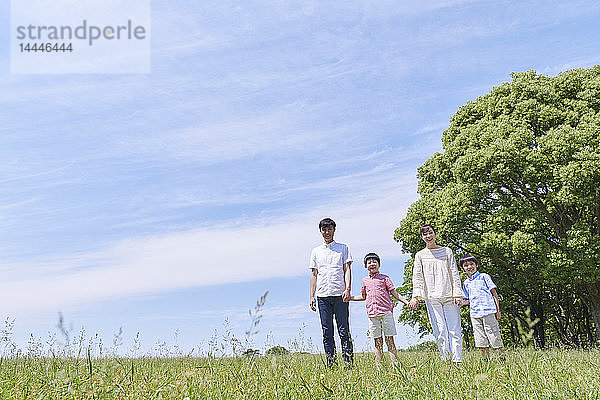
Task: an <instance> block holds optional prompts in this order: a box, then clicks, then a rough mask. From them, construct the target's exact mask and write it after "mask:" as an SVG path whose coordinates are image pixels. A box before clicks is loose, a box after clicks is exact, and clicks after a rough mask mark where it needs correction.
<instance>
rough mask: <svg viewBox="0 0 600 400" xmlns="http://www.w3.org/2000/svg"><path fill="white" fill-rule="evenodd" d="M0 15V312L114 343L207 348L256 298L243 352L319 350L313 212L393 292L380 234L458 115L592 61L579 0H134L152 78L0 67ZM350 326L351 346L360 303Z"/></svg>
mask: <svg viewBox="0 0 600 400" xmlns="http://www.w3.org/2000/svg"><path fill="white" fill-rule="evenodd" d="M66 3H68V2H67V1H64V2H63V1H58V2H56V4H57V5H56V6H57V7H59V6H60V5H61V4H66ZM0 15H1V17H0V18H1V19H0V21H1V23H2V25H3V27H4V29H3V32H4V40H3V41H2V42H1V43H0V57H1V62H2V70H1V71H2V72H1V74H2V75H1V76H0V90H1V93H2V96H1V97H0V102H1V107H0V121H2V124H1V125H0V158H1V159H2V164H3V168H2V169H1V170H0V232H1V233H0V235H2V237H1V238H0V239H1V240H0V282H1V284H2V289H1V290H0V311H1V313H0V317H9V318H11V319H15V328H14V337H15V340H16V341H17V342H18V343H21V344H24V343H26V341H27V339H28V338H29V334H30V333H33V334H34V335H36V336H37V337H45V336H47V332H48V331H55V328H54V326H55V324H56V321H57V315H58V312H59V311H60V312H62V313H63V314H64V317H65V320H66V321H67V323H68V325H70V326H72V327H73V330H74V331H78V330H79V329H80V328H81V327H85V329H86V332H87V333H88V334H93V333H99V334H100V335H101V336H103V337H105V338H106V340H110V338H112V336H113V334H114V333H115V332H117V331H118V330H119V328H120V327H122V328H123V339H124V345H123V346H124V347H127V346H129V345H131V343H132V341H133V338H134V337H135V335H136V332H138V331H139V332H140V338H141V342H142V346H143V348H144V349H151V348H152V347H153V346H154V345H155V344H156V343H158V342H159V341H166V342H168V343H174V341H175V338H174V336H175V335H176V333H177V335H176V336H177V343H178V344H179V345H180V346H181V347H183V348H185V349H191V348H193V347H197V348H202V349H206V348H207V346H208V342H209V340H210V337H211V336H212V335H213V334H214V332H215V330H216V331H217V333H218V335H222V334H223V333H224V332H225V331H226V330H227V327H226V325H227V324H228V326H230V327H231V330H232V331H233V333H234V334H236V335H238V336H243V334H244V331H245V330H246V329H247V327H248V325H249V323H250V320H249V317H248V309H250V308H252V307H253V305H254V303H255V301H256V299H257V298H258V297H259V296H260V295H262V294H263V293H264V292H265V291H266V290H269V296H268V298H267V303H266V305H265V308H264V318H263V320H262V322H261V323H260V325H259V329H260V331H259V333H258V334H257V335H255V337H254V338H253V339H254V342H255V347H258V348H263V347H265V346H268V345H270V344H282V345H285V346H288V345H289V342H290V340H293V339H298V337H299V336H303V337H306V338H312V343H313V349H314V350H317V351H320V350H321V349H322V344H321V336H320V328H319V324H318V317H317V315H316V314H314V313H312V312H310V310H309V308H308V279H309V278H308V269H307V265H308V256H309V253H310V249H311V248H312V247H314V246H315V245H317V244H319V243H320V241H321V240H322V239H321V237H320V235H319V233H318V230H317V223H318V221H319V220H320V219H321V218H323V217H325V216H330V217H332V218H334V219H335V220H336V222H337V223H338V229H337V233H336V239H337V240H339V241H341V242H345V243H347V244H348V245H349V246H350V249H351V252H352V253H353V255H354V257H355V258H356V259H357V260H360V259H362V256H363V255H364V254H365V253H366V252H368V251H376V252H378V253H379V254H380V255H381V257H382V272H384V273H386V274H388V275H390V277H391V278H392V280H393V281H394V283H396V284H400V283H401V281H402V276H403V265H404V261H405V259H406V257H407V256H406V255H403V254H402V251H401V249H400V247H399V245H397V244H396V243H395V242H394V241H393V230H394V228H395V227H396V226H397V224H398V222H399V221H400V219H401V218H402V216H403V215H404V214H405V212H406V209H407V207H408V206H409V205H410V204H411V203H412V202H413V201H414V200H415V199H416V198H417V195H416V178H415V173H416V168H417V167H418V166H419V165H421V164H422V163H423V162H424V161H425V160H426V159H427V158H429V157H430V156H431V155H432V154H433V153H434V152H435V151H439V150H440V149H441V141H440V139H441V133H442V131H443V130H444V129H445V128H446V127H447V125H448V120H449V118H450V117H451V116H452V115H453V114H454V113H455V112H456V110H457V109H458V107H459V106H461V105H462V104H465V103H466V102H467V101H469V100H473V99H475V98H476V97H478V96H480V95H483V94H485V93H487V92H489V91H490V90H491V89H492V87H494V86H496V85H499V84H501V83H502V82H505V81H507V80H510V73H511V72H518V71H524V70H530V69H535V70H536V71H538V72H540V73H544V74H548V75H556V74H558V73H560V72H561V71H564V70H566V69H569V68H577V67H590V66H592V65H595V64H598V63H600V41H599V40H598V39H599V38H600V26H599V25H598V23H597V21H598V20H599V18H600V4H598V3H597V2H594V1H572V2H561V1H545V2H533V1H512V2H506V1H397V2H393V1H380V2H370V1H349V2H342V3H339V2H317V1H294V2H292V1H268V2H267V1H264V2H263V1H251V2H228V1H223V2H218V3H208V2H187V1H172V2H166V1H152V27H151V37H152V50H151V51H152V65H151V70H152V72H151V73H149V74H37V75H33V74H32V75H28V74H11V73H10V72H9V71H10V56H9V54H10V49H9V46H10V41H9V34H10V32H9V30H10V29H9V26H10V19H9V18H10V4H9V2H7V1H4V2H2V3H1V5H0ZM107 62H110V60H107ZM353 274H354V279H353V281H354V282H353V288H354V291H355V292H357V291H358V289H359V287H360V279H361V278H362V276H364V274H365V272H364V268H363V266H362V265H361V264H360V262H358V263H356V264H355V265H354V267H353ZM225 321H227V322H225ZM351 328H352V333H353V336H354V339H355V342H356V343H357V347H358V348H359V349H366V348H368V346H369V342H368V340H367V339H366V337H365V331H366V328H367V318H366V314H365V311H364V304H362V303H353V304H352V305H351ZM300 330H302V333H301V334H300V333H299V331H300ZM397 342H398V343H399V344H400V346H402V347H405V346H407V345H410V344H413V343H416V342H417V336H416V335H415V333H414V331H413V330H412V329H410V328H401V329H400V330H399V336H398V337H397Z"/></svg>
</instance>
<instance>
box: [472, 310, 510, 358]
mask: <svg viewBox="0 0 600 400" xmlns="http://www.w3.org/2000/svg"><path fill="white" fill-rule="evenodd" d="M471 325H473V335H474V336H475V347H493V348H495V349H499V348H501V347H504V345H503V344H502V337H500V326H499V325H498V320H497V319H496V314H489V315H486V316H484V317H481V318H473V317H471Z"/></svg>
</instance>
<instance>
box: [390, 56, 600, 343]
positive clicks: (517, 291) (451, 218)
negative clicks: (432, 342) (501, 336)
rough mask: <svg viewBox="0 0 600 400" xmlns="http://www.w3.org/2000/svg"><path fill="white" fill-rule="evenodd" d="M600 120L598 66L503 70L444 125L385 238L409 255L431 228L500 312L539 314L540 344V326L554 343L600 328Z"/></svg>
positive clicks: (541, 337)
mask: <svg viewBox="0 0 600 400" xmlns="http://www.w3.org/2000/svg"><path fill="white" fill-rule="evenodd" d="M599 112H600V66H595V67H593V68H590V69H574V70H569V71H566V72H564V73H562V74H560V75H558V76H556V77H547V76H544V75H540V74H537V73H535V72H534V71H528V72H523V73H515V74H513V75H512V82H508V83H504V84H502V85H500V86H498V87H495V88H494V89H493V90H492V91H491V92H490V93H488V94H486V95H484V96H482V97H480V98H478V99H476V100H475V101H472V102H468V103H467V104H466V105H464V106H462V107H460V109H459V110H458V111H457V113H456V114H455V115H454V116H453V117H452V118H451V120H450V125H449V127H448V129H446V130H445V131H444V133H443V136H442V145H443V151H442V152H441V153H435V154H434V155H433V156H432V157H431V158H430V159H428V160H427V161H426V162H425V163H424V164H423V165H422V166H421V167H419V168H418V173H417V177H418V180H419V184H418V193H419V195H420V198H419V199H418V200H417V201H416V202H415V203H413V204H412V205H411V207H410V208H409V210H408V213H407V216H406V218H404V219H403V220H402V221H401V223H400V226H399V227H398V228H397V230H396V233H395V239H396V240H397V241H399V242H400V244H401V245H402V247H403V249H404V250H405V251H407V252H410V253H412V254H413V256H414V254H415V253H416V252H417V251H418V250H420V249H421V248H422V247H423V244H422V242H421V239H420V237H419V235H418V229H419V226H420V225H421V224H423V223H432V224H433V225H434V226H435V227H436V230H437V231H438V239H439V241H440V242H442V243H445V244H447V245H449V246H450V247H452V248H453V249H454V250H455V251H457V253H458V255H460V254H464V253H471V254H473V255H475V256H478V257H479V258H480V259H481V262H482V269H484V270H486V271H487V272H488V273H490V274H491V275H492V277H493V278H494V279H495V280H497V281H498V282H497V284H498V287H499V291H500V293H504V295H505V298H506V299H507V301H506V303H505V305H506V306H507V307H508V308H509V310H508V311H509V313H511V314H512V315H513V317H514V318H523V315H522V312H523V310H524V309H525V308H527V307H529V308H531V310H532V314H533V315H534V316H535V317H537V318H540V323H539V324H538V325H537V327H536V341H537V342H538V344H539V345H541V346H543V345H544V343H545V338H546V336H547V335H546V334H547V331H548V323H549V324H550V326H551V327H552V329H553V332H554V333H553V335H557V337H558V338H559V339H560V340H562V341H564V342H577V341H578V340H581V338H582V335H583V336H585V335H587V336H590V332H592V331H593V328H592V327H591V326H592V324H591V321H593V323H594V324H595V326H596V327H597V328H600V269H599V268H598V266H599V265H600V203H599V202H600V196H599V194H600V113H599ZM411 268H412V263H410V262H409V263H408V264H407V267H406V274H405V275H406V277H407V278H408V279H407V281H408V282H407V283H406V284H405V286H404V289H405V291H406V292H410V288H411V287H410V275H411V270H410V269H411ZM405 313H406V312H405ZM404 318H405V320H411V319H412V320H416V317H414V316H413V317H411V316H408V315H404ZM577 324H579V325H577ZM569 329H570V330H571V332H570V333H569V332H568V330H569ZM561 330H562V331H563V332H562V333H561ZM575 330H578V331H577V332H575V333H573V332H574V331H575ZM599 335H600V329H596V340H597V339H598V338H599V337H600V336H599ZM569 337H570V338H571V339H569ZM592 340H593V338H592Z"/></svg>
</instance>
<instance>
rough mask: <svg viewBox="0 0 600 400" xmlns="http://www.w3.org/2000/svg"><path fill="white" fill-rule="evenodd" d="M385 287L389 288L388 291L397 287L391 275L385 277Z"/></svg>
mask: <svg viewBox="0 0 600 400" xmlns="http://www.w3.org/2000/svg"><path fill="white" fill-rule="evenodd" d="M385 287H386V288H387V290H388V292H390V291H392V290H394V289H396V288H395V287H394V284H393V283H392V280H391V279H390V277H389V276H386V277H385Z"/></svg>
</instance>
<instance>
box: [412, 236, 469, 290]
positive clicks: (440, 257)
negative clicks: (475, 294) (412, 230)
mask: <svg viewBox="0 0 600 400" xmlns="http://www.w3.org/2000/svg"><path fill="white" fill-rule="evenodd" d="M412 281H413V293H412V295H413V297H417V296H418V297H419V298H421V299H423V300H441V301H447V300H450V299H451V298H453V297H464V296H465V295H464V293H463V290H462V285H461V282H460V276H459V275H458V268H457V267H456V260H455V259H454V254H452V250H450V249H449V248H448V247H443V246H440V247H438V248H437V249H428V248H424V249H423V250H421V251H419V252H417V254H415V262H414V265H413V276H412Z"/></svg>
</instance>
